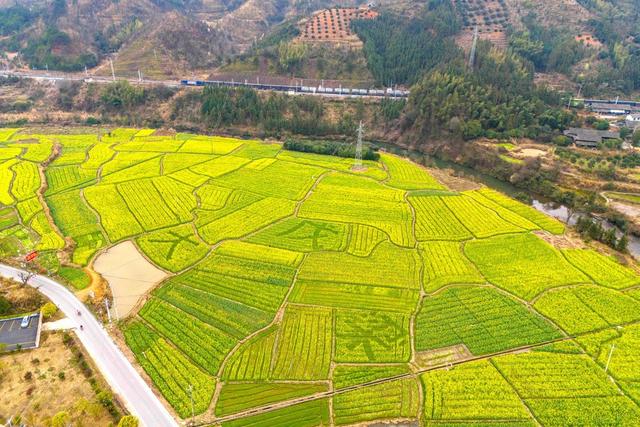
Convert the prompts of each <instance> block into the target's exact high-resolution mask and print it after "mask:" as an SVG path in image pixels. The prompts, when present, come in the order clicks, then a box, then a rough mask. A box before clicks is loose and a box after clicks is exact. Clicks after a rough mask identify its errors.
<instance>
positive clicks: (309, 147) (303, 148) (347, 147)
mask: <svg viewBox="0 0 640 427" xmlns="http://www.w3.org/2000/svg"><path fill="white" fill-rule="evenodd" d="M284 148H285V149H286V150H291V151H300V152H303V153H315V154H327V155H332V156H338V157H345V158H354V157H355V155H356V148H355V146H354V145H353V144H349V143H346V142H339V141H314V140H293V139H289V140H287V141H286V142H285V143H284ZM362 158H363V159H364V160H374V161H377V160H379V159H380V154H378V153H377V152H376V151H375V150H374V149H373V148H371V147H365V148H364V149H363V150H362Z"/></svg>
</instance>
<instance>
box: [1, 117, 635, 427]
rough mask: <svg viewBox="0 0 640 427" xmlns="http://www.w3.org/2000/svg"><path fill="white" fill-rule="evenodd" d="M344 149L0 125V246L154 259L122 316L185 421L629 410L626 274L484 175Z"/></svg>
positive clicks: (608, 415)
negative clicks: (148, 279) (153, 275)
mask: <svg viewBox="0 0 640 427" xmlns="http://www.w3.org/2000/svg"><path fill="white" fill-rule="evenodd" d="M365 163H366V167H367V169H366V171H364V172H358V173H355V172H352V170H351V166H352V162H351V161H350V160H349V159H341V158H337V157H329V156H320V155H314V154H305V153H298V152H289V151H285V150H283V149H282V146H281V145H279V144H266V143H261V142H258V141H248V140H236V139H229V138H220V137H209V136H198V135H191V134H180V133H179V134H176V135H171V136H157V135H155V134H154V132H153V131H152V130H134V129H117V130H114V131H111V132H110V133H104V134H101V135H99V136H98V135H90V134H77V135H73V134H70V135H32V134H29V132H28V130H22V131H19V130H17V129H15V130H0V203H1V204H2V205H4V206H5V207H4V208H2V209H1V210H0V230H1V231H0V237H1V238H2V240H1V242H2V243H1V246H0V251H1V252H2V255H3V256H10V255H12V254H15V253H16V252H18V251H25V250H27V249H34V248H35V249H38V250H39V251H40V252H41V254H42V261H43V262H47V263H48V264H49V266H48V267H49V269H50V270H51V271H52V272H55V271H57V272H58V274H60V275H62V276H63V277H68V278H69V280H70V281H71V282H72V283H73V279H74V278H75V277H76V276H74V272H76V271H77V270H74V269H72V268H69V267H68V266H67V267H65V266H62V267H61V266H60V265H59V262H58V261H57V258H56V256H55V254H56V252H57V251H60V250H61V249H63V248H65V246H66V248H67V250H72V255H71V259H70V262H71V263H72V264H73V265H75V266H76V267H79V266H86V265H90V264H91V262H92V260H93V259H94V257H95V256H96V254H97V253H98V252H99V251H100V250H102V249H104V248H107V247H110V246H113V245H114V244H116V243H117V242H121V241H125V240H131V241H133V242H134V243H135V244H136V246H137V247H138V248H139V250H140V251H141V252H142V253H143V254H144V255H145V256H146V257H147V258H148V259H149V260H151V261H152V262H153V263H154V264H155V265H157V266H158V267H160V268H162V269H163V270H165V271H167V272H169V273H170V277H169V278H168V279H167V280H166V281H165V282H163V283H162V284H161V285H160V286H159V287H158V288H157V289H155V290H154V291H153V292H152V295H151V296H150V298H149V299H148V301H147V302H146V304H145V305H144V306H143V307H142V309H141V310H140V311H139V312H138V313H137V314H136V315H135V316H134V317H133V318H131V319H129V320H128V321H127V322H126V323H125V324H124V326H123V331H124V336H125V338H126V342H127V345H128V346H129V347H130V348H131V350H132V351H133V352H134V353H135V355H136V358H137V360H138V362H139V363H140V365H141V366H142V368H143V369H144V371H145V372H146V374H147V375H148V377H149V378H150V379H151V380H152V381H153V383H154V385H155V387H156V388H157V390H158V391H159V392H160V393H161V394H162V396H164V398H165V399H166V400H167V402H168V403H169V404H170V405H171V407H173V409H174V410H175V411H176V413H177V414H178V415H179V416H180V417H182V418H188V417H190V416H191V410H192V408H191V396H190V393H189V390H190V387H192V393H193V402H194V410H195V413H196V414H197V415H199V417H200V418H199V419H200V420H202V421H204V422H211V423H214V424H215V423H217V422H218V421H216V420H221V423H222V425H224V426H227V425H229V426H242V425H252V426H257V425H264V426H273V425H296V426H315V425H329V424H334V425H348V424H354V423H363V422H368V421H373V420H407V421H412V420H413V421H416V420H420V422H421V423H422V424H424V425H432V424H442V425H463V424H465V423H470V422H482V423H486V424H487V425H509V426H529V425H531V426H533V425H537V424H542V425H565V424H569V425H586V424H591V425H593V424H599V425H634V424H635V423H637V420H638V419H640V407H639V406H638V405H639V404H640V361H639V360H638V358H637V354H638V352H639V351H640V324H639V323H638V322H639V321H640V276H638V274H636V272H635V271H634V270H632V269H631V268H629V267H625V266H622V265H621V264H619V263H618V262H617V261H615V260H614V259H612V258H609V257H607V256H604V255H601V254H599V253H598V252H595V251H593V250H590V249H558V248H555V247H553V246H551V245H550V244H549V243H547V241H545V240H544V239H543V238H542V237H544V236H545V235H547V236H550V235H561V234H563V233H564V227H563V225H562V224H560V223H558V222H556V221H555V220H553V219H551V218H548V217H546V216H545V215H543V214H541V213H539V212H537V211H536V210H534V209H532V208H530V207H528V206H525V205H523V204H521V203H519V202H516V201H514V200H512V199H510V198H508V197H506V196H504V195H502V194H500V193H497V192H495V191H492V190H489V189H480V190H473V191H464V192H456V191H451V190H449V189H447V188H445V187H444V186H443V185H441V184H440V183H439V182H437V181H436V180H435V179H434V178H433V177H432V176H430V175H429V174H428V173H427V172H426V170H424V169H423V168H420V167H419V166H417V165H415V164H413V163H411V162H409V161H406V160H404V159H400V158H398V157H395V156H392V155H388V154H382V156H381V160H380V161H379V162H365ZM41 172H42V173H41ZM43 177H44V179H46V186H45V187H43V184H45V183H43V182H42V178H43ZM39 189H40V193H41V194H40V195H38V192H39ZM42 189H45V190H44V191H42ZM43 202H44V203H45V204H46V206H45V205H43ZM49 212H50V215H49ZM51 220H53V224H52V223H51ZM65 239H67V243H65ZM547 240H550V239H547ZM68 242H72V244H71V245H69V243H68ZM613 346H615V351H614V352H613V353H611V360H610V362H609V363H608V371H607V372H605V366H606V365H607V362H608V358H609V356H610V352H611V348H612V347H613ZM525 347H526V348H528V351H515V350H518V349H521V348H525ZM434 367H435V368H440V367H446V369H432V368H434ZM297 400H302V401H303V403H298V404H293V403H294V401H297ZM272 404H277V406H278V408H277V409H275V410H270V411H258V412H257V414H255V415H251V416H245V414H244V413H245V412H246V411H248V410H251V409H252V408H259V407H262V406H266V405H272Z"/></svg>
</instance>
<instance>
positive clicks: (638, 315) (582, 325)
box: [534, 285, 640, 334]
mask: <svg viewBox="0 0 640 427" xmlns="http://www.w3.org/2000/svg"><path fill="white" fill-rule="evenodd" d="M534 307H535V308H536V310H538V311H539V312H540V313H542V314H543V315H545V316H546V317H548V318H549V319H551V320H553V321H554V322H555V323H556V324H558V325H559V326H560V327H561V328H563V329H564V330H565V331H567V332H568V333H571V334H580V333H585V332H591V331H595V330H599V329H604V328H607V327H610V326H615V325H622V324H625V323H630V322H633V321H635V320H640V301H637V300H635V299H633V298H632V297H630V296H628V295H625V294H623V293H621V292H617V291H615V290H612V289H607V288H602V287H598V286H592V285H582V286H575V287H569V288H561V289H553V290H551V291H549V292H547V293H545V294H544V295H542V297H540V299H538V300H537V301H536V303H535V304H534Z"/></svg>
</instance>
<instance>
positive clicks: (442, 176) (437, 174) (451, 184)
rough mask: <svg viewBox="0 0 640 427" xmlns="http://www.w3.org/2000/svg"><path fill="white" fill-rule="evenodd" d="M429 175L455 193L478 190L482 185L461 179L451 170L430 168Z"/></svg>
mask: <svg viewBox="0 0 640 427" xmlns="http://www.w3.org/2000/svg"><path fill="white" fill-rule="evenodd" d="M427 170H428V171H429V173H430V174H431V175H432V176H433V177H434V178H436V179H437V180H438V181H439V182H440V183H442V184H444V186H445V187H447V188H449V189H451V190H453V191H469V190H478V189H479V188H481V187H482V184H479V183H477V182H474V181H471V180H470V179H469V178H465V177H459V176H456V175H455V174H454V171H453V170H450V169H436V168H428V169H427Z"/></svg>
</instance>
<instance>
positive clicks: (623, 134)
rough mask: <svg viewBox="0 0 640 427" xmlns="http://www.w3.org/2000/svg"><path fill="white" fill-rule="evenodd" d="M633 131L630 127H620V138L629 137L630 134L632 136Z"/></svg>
mask: <svg viewBox="0 0 640 427" xmlns="http://www.w3.org/2000/svg"><path fill="white" fill-rule="evenodd" d="M632 133H633V130H631V129H629V128H628V127H623V128H622V129H620V138H621V139H627V138H628V137H629V136H631V134H632Z"/></svg>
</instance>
